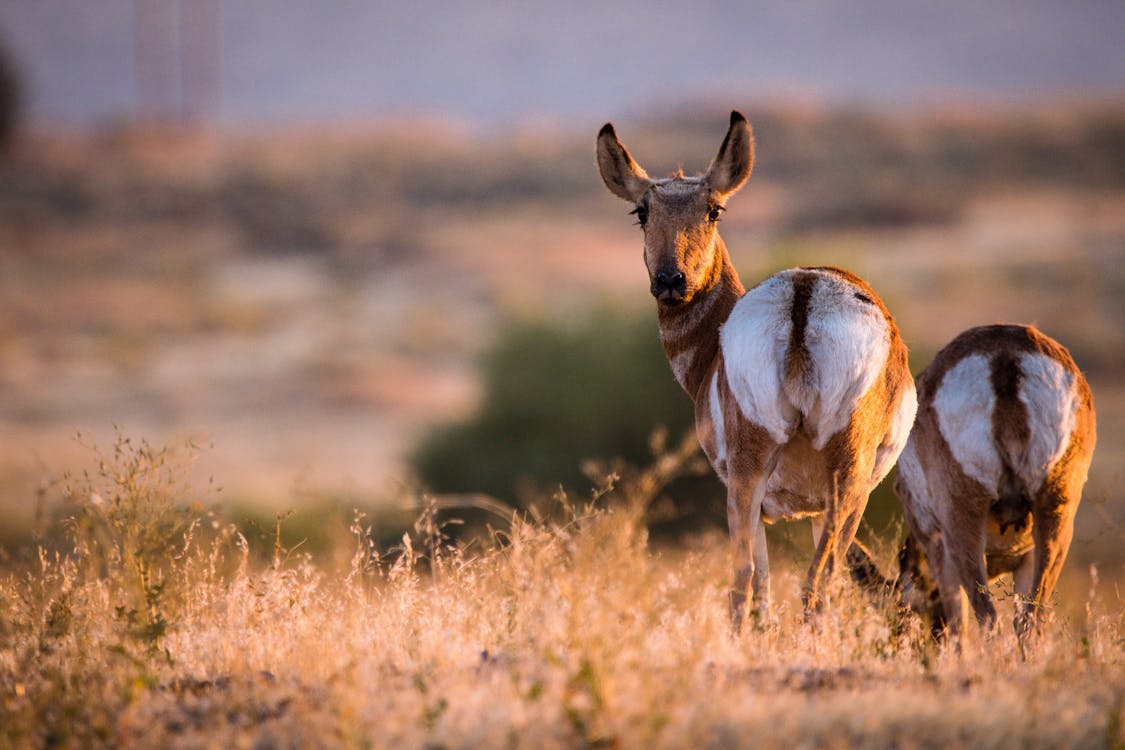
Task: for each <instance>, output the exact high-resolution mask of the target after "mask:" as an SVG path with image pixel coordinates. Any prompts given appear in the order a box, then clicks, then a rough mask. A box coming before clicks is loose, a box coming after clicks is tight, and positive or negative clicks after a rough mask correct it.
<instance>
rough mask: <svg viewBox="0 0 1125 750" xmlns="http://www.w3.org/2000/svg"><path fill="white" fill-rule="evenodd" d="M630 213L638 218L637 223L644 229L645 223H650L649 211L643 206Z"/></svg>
mask: <svg viewBox="0 0 1125 750" xmlns="http://www.w3.org/2000/svg"><path fill="white" fill-rule="evenodd" d="M629 213H630V214H631V215H633V216H636V217H637V223H638V224H640V225H641V226H642V227H644V225H645V223H646V222H647V221H648V209H647V208H645V207H643V206H637V207H636V208H634V209H633V210H632V211H630V212H629Z"/></svg>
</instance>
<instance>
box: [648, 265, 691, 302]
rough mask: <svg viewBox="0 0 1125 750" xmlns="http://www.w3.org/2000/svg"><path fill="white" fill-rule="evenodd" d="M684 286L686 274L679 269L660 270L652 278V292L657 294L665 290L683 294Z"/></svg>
mask: <svg viewBox="0 0 1125 750" xmlns="http://www.w3.org/2000/svg"><path fill="white" fill-rule="evenodd" d="M684 287H685V284H684V275H683V274H682V273H680V272H679V271H676V272H673V273H667V272H665V271H658V272H657V273H656V275H655V276H653V278H652V293H653V294H654V295H657V296H659V295H660V294H662V293H663V292H672V293H674V294H682V293H683V291H684Z"/></svg>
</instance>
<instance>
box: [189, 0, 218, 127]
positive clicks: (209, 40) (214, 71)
mask: <svg viewBox="0 0 1125 750" xmlns="http://www.w3.org/2000/svg"><path fill="white" fill-rule="evenodd" d="M219 3H220V0H187V2H186V3H185V2H183V0H180V51H181V56H180V62H181V68H180V75H181V83H180V87H181V91H182V95H183V113H182V114H183V121H184V123H185V124H186V125H189V126H190V125H201V124H211V123H212V122H213V120H214V119H215V117H216V116H217V113H218V109H219V101H220V96H221V88H220V86H221V81H222V46H221V34H222V26H221V11H220V7H219Z"/></svg>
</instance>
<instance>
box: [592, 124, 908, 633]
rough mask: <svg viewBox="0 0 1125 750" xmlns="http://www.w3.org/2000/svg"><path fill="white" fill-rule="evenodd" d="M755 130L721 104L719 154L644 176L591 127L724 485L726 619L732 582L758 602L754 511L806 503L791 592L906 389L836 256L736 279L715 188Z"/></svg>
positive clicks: (888, 327) (736, 610) (739, 160)
mask: <svg viewBox="0 0 1125 750" xmlns="http://www.w3.org/2000/svg"><path fill="white" fill-rule="evenodd" d="M753 160H754V139H753V135H752V134H751V131H750V125H749V124H748V123H747V122H746V118H745V117H743V116H742V115H741V114H739V113H738V112H732V113H731V119H730V129H729V131H728V132H727V135H726V138H725V139H724V140H723V143H722V146H721V147H720V149H719V153H718V156H716V157H715V160H714V161H713V162H712V163H711V166H710V167H709V168H708V169H707V172H706V173H704V174H703V175H702V176H699V177H685V176H683V174H676V175H674V176H672V177H668V178H665V179H651V178H649V176H648V175H647V174H646V173H645V171H644V170H643V169H641V167H640V166H638V164H637V163H636V162H635V161H633V158H632V157H631V156H630V155H629V152H628V151H627V150H626V149H625V147H624V146H622V145H621V142H620V141H619V140H618V139H617V135H616V133H615V132H614V129H613V125H612V124H609V123H607V124H606V125H605V127H603V128H602V130H601V133H599V134H598V166H599V167H600V169H601V175H602V179H603V180H604V181H605V184H606V186H607V187H608V188H609V189H610V191H611V192H612V193H613V194H614V195H616V196H618V197H620V198H623V199H625V200H627V201H629V202H630V203H633V204H635V206H636V207H635V208H634V210H633V213H634V214H635V215H636V216H637V219H638V223H639V224H640V225H641V228H642V229H643V230H644V254H645V265H646V266H647V267H648V273H649V280H650V290H651V292H652V295H653V296H654V297H655V298H656V300H657V313H658V316H659V324H660V340H661V342H662V343H663V345H664V349H665V351H666V352H667V354H668V359H669V360H670V361H671V364H672V371H673V373H674V374H675V376H676V379H677V380H678V381H679V383H680V385H681V386H683V388H684V390H685V391H687V393H688V395H689V396H691V397H692V398H693V399H694V401H695V425H696V433H697V435H698V436H699V440H700V442H701V443H702V444H703V448H704V450H705V451H706V453H707V456H708V458H709V459H710V460H711V465H712V466H713V467H714V469H715V472H716V473H717V474H718V475H719V478H720V479H722V480H723V482H724V484H726V487H727V521H728V524H729V527H730V537H731V542H732V547H733V568H734V572H733V582H732V585H731V591H730V604H731V624H732V626H733V627H734V629H735V630H736V631H737V630H738V629H739V628H740V627H741V624H742V620H743V617H744V614H745V605H746V593H747V588H748V587H749V586H750V584H751V581H752V583H753V597H754V598H753V604H754V607H755V610H756V611H757V613H758V615H759V616H765V615H766V614H767V613H768V607H769V560H768V557H767V554H766V536H765V528H764V526H763V522H765V523H770V522H772V521H774V520H777V519H792V518H800V517H806V516H808V517H812V519H813V533H814V536H815V544H816V552H815V554H814V556H813V562H812V565H811V566H810V568H809V571H808V578H807V580H806V583H805V589H804V593H803V599H804V603H805V608H806V611H811V610H814V609H816V608H818V607H819V606H820V605H821V602H822V594H823V592H822V589H823V582H824V578H825V577H826V576H827V575H828V574H829V573H830V572H831V571H832V570H833V567H834V566H835V568H836V569H839V567H840V566H839V565H838V564H836V563H837V562H838V558H840V557H841V556H842V555H843V553H844V552H845V551H848V553H849V554H848V556H847V557H848V560H849V562H852V560H853V554H852V553H851V550H850V549H849V547H850V545H851V544H852V541H853V539H854V537H855V533H856V529H857V527H858V526H859V522H860V517H861V516H862V514H863V510H864V508H865V507H866V505H867V497H868V495H869V494H870V492H871V490H872V489H873V488H874V487H875V485H877V484H878V483H879V481H880V480H881V479H882V478H883V477H884V476H885V475H886V474H887V472H888V471H890V469H891V466H892V465H893V464H894V462H895V459H896V458H897V457H898V454H899V451H901V450H902V446H903V445H904V444H905V443H906V438H907V435H908V434H909V432H910V425H911V423H912V422H913V420H914V411H915V408H916V406H917V401H916V399H915V394H914V381H913V380H912V379H911V377H910V370H909V368H908V366H907V362H906V346H905V345H904V344H903V342H902V339H901V338H900V337H899V333H898V329H897V328H896V326H895V323H894V320H893V319H892V318H891V316H890V314H889V313H888V312H887V309H886V307H884V306H883V303H882V302H881V301H880V300H879V298H878V296H876V294H875V292H873V291H872V290H871V287H869V286H868V285H867V284H866V283H865V282H864V281H863V280H861V279H860V278H858V277H857V276H855V275H853V274H851V273H849V272H847V271H843V270H840V269H838V268H794V269H790V270H787V271H782V272H780V273H778V274H775V275H773V276H771V277H769V278H768V279H766V280H765V281H763V282H761V283H760V284H758V285H757V286H756V287H754V288H753V289H751V290H750V291H749V292H746V291H745V290H744V289H743V287H742V283H741V282H740V281H739V279H738V274H737V273H736V272H735V270H734V266H733V265H732V264H731V260H730V256H729V255H728V254H727V249H726V246H725V245H724V244H723V240H722V238H721V237H719V233H718V222H719V218H720V216H721V215H722V212H723V211H724V210H725V208H724V204H725V203H726V201H727V199H728V198H729V197H730V196H731V195H733V194H734V193H735V191H737V190H738V189H739V188H740V187H741V186H742V184H743V183H744V182H745V181H746V178H747V177H748V176H749V175H750V169H751V167H752V164H753Z"/></svg>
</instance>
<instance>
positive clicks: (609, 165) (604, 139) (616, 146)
mask: <svg viewBox="0 0 1125 750" xmlns="http://www.w3.org/2000/svg"><path fill="white" fill-rule="evenodd" d="M598 169H599V170H601V173H602V180H603V181H604V182H605V186H606V187H607V188H609V192H611V193H613V194H614V195H616V196H617V197H618V198H623V199H625V200H627V201H629V202H631V203H636V202H637V200H639V199H640V197H641V196H642V195H643V194H644V192H645V191H646V190H648V189H649V187H651V186H652V180H650V179H649V178H648V174H647V173H646V172H645V171H644V170H643V169H641V165H640V164H637V162H635V161H633V157H632V156H629V152H628V151H627V150H626V149H625V147H624V146H623V145H621V141H619V140H617V133H616V132H615V131H614V130H613V125H612V124H611V123H608V122H607V123H606V124H605V125H604V126H603V127H602V129H601V132H600V133H598Z"/></svg>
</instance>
